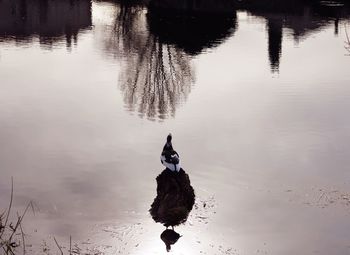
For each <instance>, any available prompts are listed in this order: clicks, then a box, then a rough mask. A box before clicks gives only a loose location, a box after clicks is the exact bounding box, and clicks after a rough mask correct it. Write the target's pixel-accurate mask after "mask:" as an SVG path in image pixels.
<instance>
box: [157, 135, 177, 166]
mask: <svg viewBox="0 0 350 255" xmlns="http://www.w3.org/2000/svg"><path fill="white" fill-rule="evenodd" d="M171 140H172V135H171V134H169V135H168V136H167V138H166V143H165V145H164V147H163V151H162V154H161V155H160V162H161V163H162V164H163V165H164V166H165V167H166V168H167V169H169V170H171V171H176V172H179V171H180V169H181V167H180V156H179V154H178V153H177V152H176V151H175V150H174V149H173V145H172V143H171Z"/></svg>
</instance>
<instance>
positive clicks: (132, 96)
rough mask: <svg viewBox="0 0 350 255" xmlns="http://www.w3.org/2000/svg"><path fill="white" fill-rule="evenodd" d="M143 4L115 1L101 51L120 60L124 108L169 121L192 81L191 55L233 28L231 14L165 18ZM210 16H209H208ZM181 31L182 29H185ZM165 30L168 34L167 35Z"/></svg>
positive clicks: (213, 44)
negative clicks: (109, 26) (104, 50)
mask: <svg viewBox="0 0 350 255" xmlns="http://www.w3.org/2000/svg"><path fill="white" fill-rule="evenodd" d="M145 8H146V7H145V5H144V4H135V3H133V4H131V3H130V2H124V1H120V2H118V3H116V11H115V20H114V24H113V26H112V29H111V34H110V35H109V36H107V37H106V38H107V39H106V43H105V49H106V50H107V52H108V54H111V55H113V56H115V57H117V58H119V59H122V60H123V61H122V63H123V64H122V70H121V73H120V89H121V90H122V92H123V96H124V102H125V104H126V107H127V109H128V110H129V111H131V112H138V114H139V116H140V117H146V118H148V119H151V120H155V119H159V120H162V119H166V118H168V117H173V116H174V115H175V112H176V108H177V107H178V106H179V105H180V104H181V103H182V102H184V101H185V100H186V99H187V97H188V95H189V93H190V91H191V86H192V84H193V83H194V81H195V74H194V69H193V68H192V66H191V58H192V56H193V55H196V54H199V53H200V52H201V51H202V50H203V49H205V48H210V47H214V46H216V45H217V44H219V43H220V42H222V41H223V40H224V39H225V38H226V37H227V36H228V35H230V34H232V32H233V31H234V28H235V24H236V19H235V12H234V11H233V12H232V13H233V14H231V16H229V17H228V16H227V15H223V17H219V15H215V17H216V18H215V19H214V18H213V24H216V27H215V28H213V27H212V26H208V25H209V23H208V19H210V17H212V16H207V17H206V19H204V16H200V15H194V14H189V13H187V14H186V13H183V14H181V15H170V14H169V12H168V13H167V14H169V15H168V16H167V17H166V18H165V19H164V17H163V16H162V15H161V14H160V13H159V12H158V11H157V9H154V8H148V9H147V11H146V9H145ZM213 17H214V16H213ZM185 28H187V29H185ZM167 31H168V32H167Z"/></svg>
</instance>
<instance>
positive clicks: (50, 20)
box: [0, 0, 91, 48]
mask: <svg viewBox="0 0 350 255" xmlns="http://www.w3.org/2000/svg"><path fill="white" fill-rule="evenodd" d="M0 17H1V18H0V41H6V40H15V41H16V42H18V43H28V42H31V41H32V40H33V39H34V38H35V37H38V38H39V42H40V44H41V45H45V46H47V47H49V48H51V47H52V45H53V44H54V43H55V42H59V41H64V40H65V41H66V46H67V48H70V47H71V45H72V42H73V43H74V44H76V43H77V40H78V39H77V37H78V33H79V31H80V30H82V29H87V28H89V27H91V2H90V1H88V0H75V1H71V0H60V1H52V0H1V1H0Z"/></svg>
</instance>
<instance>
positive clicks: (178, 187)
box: [149, 169, 195, 227]
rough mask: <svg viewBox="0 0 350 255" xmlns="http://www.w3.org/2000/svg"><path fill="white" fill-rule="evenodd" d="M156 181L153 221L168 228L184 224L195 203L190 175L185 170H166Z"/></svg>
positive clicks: (151, 211) (152, 212) (152, 207)
mask: <svg viewBox="0 0 350 255" xmlns="http://www.w3.org/2000/svg"><path fill="white" fill-rule="evenodd" d="M156 181H157V197H156V198H155V199H154V201H153V203H152V205H151V209H150V210H149V212H150V214H151V216H152V218H153V220H154V221H155V222H159V223H162V224H163V225H164V226H166V227H168V226H177V225H179V224H181V223H184V222H185V221H186V220H187V217H188V214H189V213H190V211H191V210H192V208H193V205H194V201H195V194H194V189H193V188H192V186H191V182H190V178H189V176H188V174H186V173H185V171H184V170H183V169H180V171H179V172H172V171H170V170H169V169H165V170H164V171H163V172H162V173H161V174H160V175H158V177H157V178H156Z"/></svg>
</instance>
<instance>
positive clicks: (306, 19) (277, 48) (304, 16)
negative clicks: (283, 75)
mask: <svg viewBox="0 0 350 255" xmlns="http://www.w3.org/2000/svg"><path fill="white" fill-rule="evenodd" d="M328 3H330V2H327V1H324V2H322V1H316V0H309V1H305V0H289V1H281V0H245V1H239V2H237V5H238V6H239V8H240V9H242V10H246V11H248V12H249V13H251V14H252V15H254V16H260V17H264V18H266V24H267V34H268V50H269V60H270V65H271V70H272V71H273V72H275V71H278V69H279V63H280V56H281V51H282V37H283V36H282V35H283V29H284V28H286V29H288V30H289V31H290V32H291V34H292V36H293V37H294V40H295V41H296V42H299V41H300V40H302V39H303V38H305V37H307V36H308V35H309V34H311V33H312V32H314V31H318V30H320V29H321V28H322V27H324V26H326V25H330V24H334V27H335V28H334V30H335V34H337V31H338V25H339V20H340V19H342V18H347V17H350V8H349V6H348V5H347V4H346V3H344V4H342V3H338V4H336V3H334V2H333V3H332V4H328ZM327 4H328V5H327Z"/></svg>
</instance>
